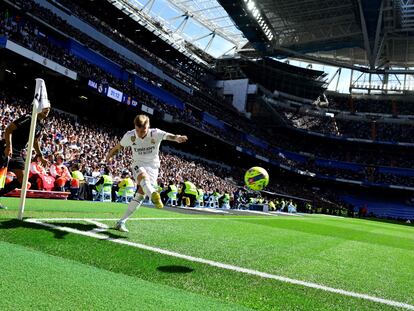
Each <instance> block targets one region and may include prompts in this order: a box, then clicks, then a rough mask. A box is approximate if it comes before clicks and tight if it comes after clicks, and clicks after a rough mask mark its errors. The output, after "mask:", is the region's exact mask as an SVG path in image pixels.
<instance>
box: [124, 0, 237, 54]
mask: <svg viewBox="0 0 414 311" xmlns="http://www.w3.org/2000/svg"><path fill="white" fill-rule="evenodd" d="M128 1H129V2H131V3H135V4H136V5H137V6H138V7H139V8H142V7H143V6H144V5H145V4H146V3H147V1H146V0H128ZM147 8H148V6H147ZM145 12H146V13H148V10H145ZM150 15H151V16H152V17H153V18H155V19H158V20H159V21H161V22H162V23H163V24H164V25H169V26H170V29H172V30H173V31H174V30H177V29H178V28H179V27H180V24H181V23H182V22H183V20H184V17H180V16H181V15H183V12H182V11H178V10H177V9H176V8H175V7H174V6H173V5H171V4H170V2H169V1H167V0H155V1H154V4H153V6H152V8H151V12H150ZM210 33H211V30H209V29H207V28H205V27H204V26H202V25H201V24H200V23H198V22H197V21H196V20H195V19H193V18H189V19H188V21H187V24H186V26H185V28H184V31H183V32H182V34H183V37H185V38H186V39H187V41H191V40H192V39H193V40H194V39H196V38H200V37H202V36H204V35H208V34H210ZM210 39H211V36H209V37H206V38H203V39H200V40H197V41H195V42H194V44H195V45H197V46H198V47H199V48H201V49H202V50H204V49H205V48H206V47H207V45H208V43H209V41H210ZM233 46H234V44H233V43H231V42H229V41H226V40H224V39H223V38H221V37H219V36H218V35H216V36H215V38H214V40H213V41H212V44H211V46H210V47H209V49H208V50H207V52H208V53H210V54H211V55H213V56H214V57H216V58H217V57H219V56H221V55H222V54H223V53H225V52H226V51H228V50H230V49H231V48H232V47H233Z"/></svg>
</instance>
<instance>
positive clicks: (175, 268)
mask: <svg viewBox="0 0 414 311" xmlns="http://www.w3.org/2000/svg"><path fill="white" fill-rule="evenodd" d="M157 270H158V271H161V272H164V273H190V272H193V271H194V269H192V268H189V267H185V266H159V267H157Z"/></svg>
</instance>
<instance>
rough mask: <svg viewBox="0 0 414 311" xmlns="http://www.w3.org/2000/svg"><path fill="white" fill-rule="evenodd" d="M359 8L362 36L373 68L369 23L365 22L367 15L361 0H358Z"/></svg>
mask: <svg viewBox="0 0 414 311" xmlns="http://www.w3.org/2000/svg"><path fill="white" fill-rule="evenodd" d="M358 8H359V16H360V19H361V29H362V36H363V38H364V46H365V53H366V55H367V58H368V61H369V64H370V67H371V69H372V68H373V67H372V65H371V64H372V63H373V61H372V53H371V45H370V44H369V36H368V30H367V23H366V22H365V15H364V10H363V9H362V3H361V0H358Z"/></svg>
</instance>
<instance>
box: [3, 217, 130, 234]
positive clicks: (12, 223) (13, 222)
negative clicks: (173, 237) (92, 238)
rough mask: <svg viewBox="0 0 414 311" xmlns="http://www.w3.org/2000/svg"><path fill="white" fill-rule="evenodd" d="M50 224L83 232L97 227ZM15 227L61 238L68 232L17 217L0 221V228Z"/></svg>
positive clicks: (77, 224)
mask: <svg viewBox="0 0 414 311" xmlns="http://www.w3.org/2000/svg"><path fill="white" fill-rule="evenodd" d="M50 224H52V225H54V226H58V227H67V228H71V229H76V230H79V231H84V232H87V231H91V230H94V229H98V227H97V226H95V225H93V224H80V223H71V222H67V223H63V222H53V223H50ZM17 228H24V229H35V230H45V231H49V232H52V233H53V235H54V237H55V238H56V239H63V238H65V236H66V235H68V234H70V232H66V231H62V230H58V229H56V228H52V227H47V226H44V225H40V224H36V223H31V222H26V221H22V220H18V219H10V220H6V221H0V230H7V229H17ZM103 234H105V235H106V236H108V237H109V238H112V239H119V238H124V236H121V235H117V234H113V233H111V232H108V231H105V232H103Z"/></svg>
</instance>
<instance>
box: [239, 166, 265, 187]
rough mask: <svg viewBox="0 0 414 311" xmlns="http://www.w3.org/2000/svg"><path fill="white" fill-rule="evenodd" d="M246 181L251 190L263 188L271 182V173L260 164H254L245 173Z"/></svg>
mask: <svg viewBox="0 0 414 311" xmlns="http://www.w3.org/2000/svg"><path fill="white" fill-rule="evenodd" d="M244 183H245V184H246V186H247V187H248V188H250V189H251V190H255V191H259V190H262V189H263V188H264V187H266V186H267V185H268V184H269V174H268V173H267V171H266V170H265V169H264V168H262V167H259V166H254V167H252V168H250V169H248V170H247V172H246V173H245V174H244Z"/></svg>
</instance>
